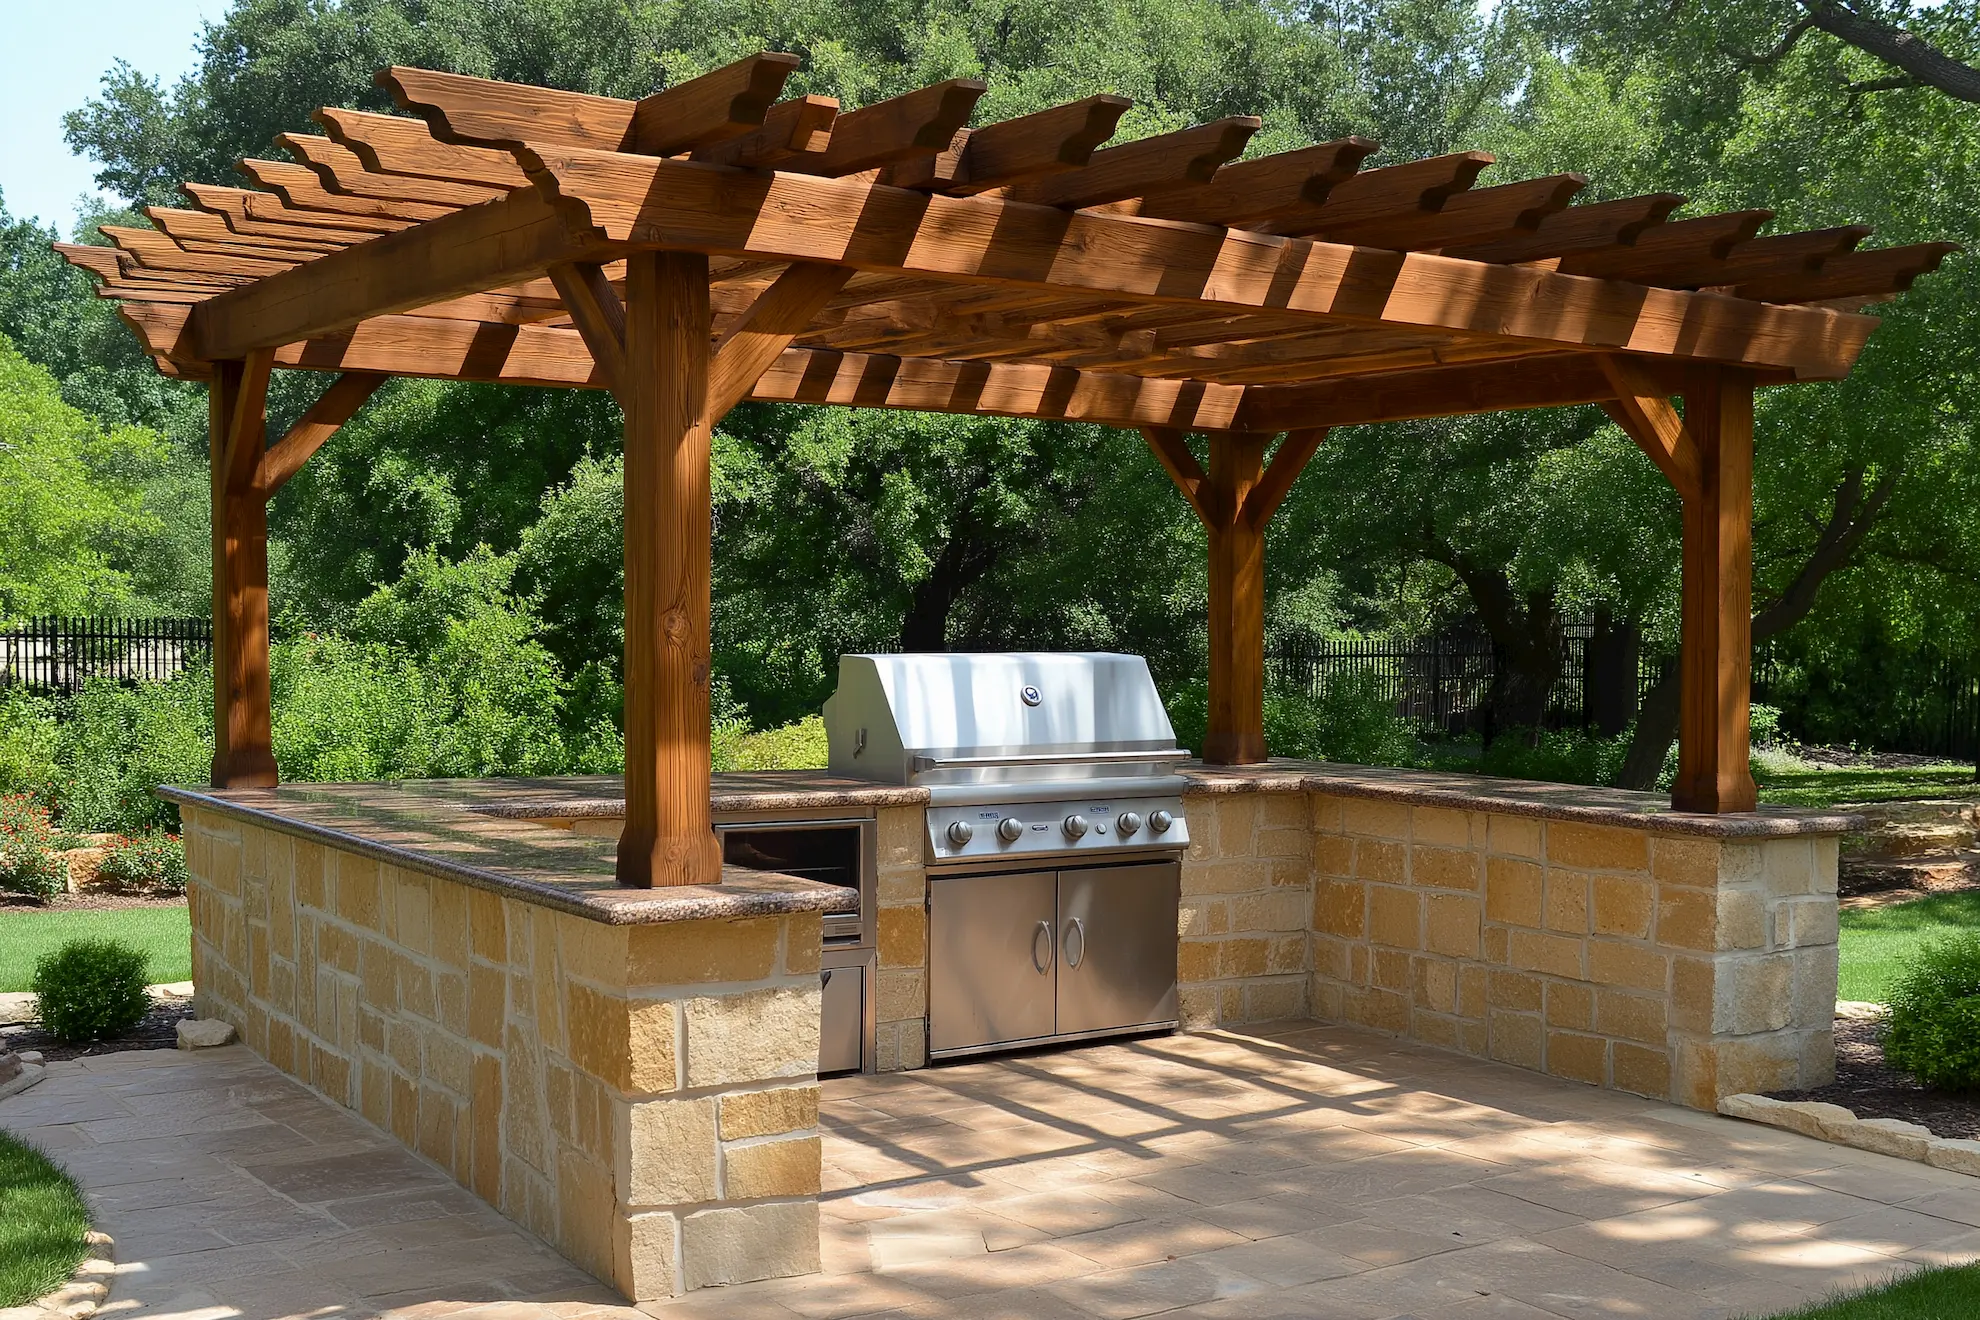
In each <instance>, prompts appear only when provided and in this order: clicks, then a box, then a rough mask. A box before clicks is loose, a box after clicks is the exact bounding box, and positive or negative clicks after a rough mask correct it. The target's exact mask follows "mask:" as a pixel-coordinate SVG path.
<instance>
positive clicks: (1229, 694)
mask: <svg viewBox="0 0 1980 1320" xmlns="http://www.w3.org/2000/svg"><path fill="white" fill-rule="evenodd" d="M1141 434H1142V438H1143V439H1145V440H1147V442H1148V447H1149V449H1151V450H1153V451H1154V454H1155V457H1156V459H1157V460H1158V461H1159V462H1160V463H1161V464H1162V468H1163V470H1164V471H1165V472H1167V473H1168V474H1169V479H1170V480H1171V481H1173V482H1175V484H1176V489H1177V490H1179V491H1181V492H1182V495H1183V498H1184V499H1186V500H1188V501H1189V506H1190V508H1191V509H1193V510H1195V512H1196V516H1197V517H1198V518H1199V519H1200V520H1201V521H1202V523H1203V526H1204V529H1205V531H1207V532H1208V533H1209V540H1210V724H1209V730H1208V735H1207V737H1206V739H1205V742H1204V746H1203V748H1202V752H1201V754H1202V757H1203V759H1204V761H1205V762H1207V763H1208V764H1211V765H1252V764H1256V763H1258V762H1260V761H1263V760H1265V759H1266V756H1267V751H1266V747H1265V525H1266V524H1267V523H1268V522H1270V521H1271V518H1272V514H1273V513H1274V512H1276V511H1277V510H1278V507H1279V505H1280V504H1281V503H1283V502H1284V501H1285V498H1286V495H1287V494H1288V493H1289V492H1290V491H1291V490H1292V485H1293V482H1294V481H1295V480H1296V479H1297V478H1298V476H1299V474H1300V472H1301V471H1302V470H1303V469H1304V468H1305V467H1306V464H1307V462H1308V461H1309V460H1310V459H1312V457H1313V455H1314V453H1315V452H1316V451H1318V449H1319V448H1320V442H1321V441H1323V440H1325V439H1326V438H1327V428H1326V427H1308V428H1304V429H1301V430H1297V431H1293V432H1290V433H1288V434H1287V436H1286V438H1285V441H1284V442H1283V443H1282V444H1281V445H1280V446H1279V451H1278V453H1277V454H1276V455H1275V456H1274V457H1273V460H1272V463H1271V466H1270V467H1267V466H1266V464H1265V445H1266V442H1267V441H1269V440H1270V439H1271V438H1272V436H1271V432H1269V431H1213V432H1211V433H1210V470H1209V471H1208V472H1207V473H1206V472H1205V471H1204V470H1203V465H1202V464H1200V463H1198V462H1197V461H1196V455H1195V454H1193V453H1191V452H1190V449H1189V445H1188V444H1187V442H1186V436H1185V434H1184V433H1183V432H1182V431H1179V430H1175V429H1173V428H1170V427H1154V426H1150V427H1143V428H1142V432H1141Z"/></svg>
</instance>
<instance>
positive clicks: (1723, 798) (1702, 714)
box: [1671, 367, 1757, 812]
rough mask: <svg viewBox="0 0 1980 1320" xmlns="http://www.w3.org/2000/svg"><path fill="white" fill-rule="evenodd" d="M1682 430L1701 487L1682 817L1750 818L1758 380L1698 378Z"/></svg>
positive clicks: (1689, 608) (1684, 675)
mask: <svg viewBox="0 0 1980 1320" xmlns="http://www.w3.org/2000/svg"><path fill="white" fill-rule="evenodd" d="M1684 430H1685V434H1686V435H1688V436H1689V437H1690V438H1691V440H1692V441H1693V443H1694V444H1695V446H1696V452H1697V459H1698V466H1699V480H1698V485H1697V489H1696V492H1695V495H1689V494H1688V495H1687V496H1686V498H1685V501H1684V589H1683V623H1682V642H1681V648H1682V649H1681V652H1680V656H1679V661H1678V663H1679V665H1680V666H1681V671H1680V676H1679V677H1680V694H1681V695H1680V697H1679V716H1678V773H1677V782H1676V783H1675V784H1673V785H1672V788H1671V805H1672V806H1674V807H1676V808H1677V809H1678V810H1680V811H1711V812H1725V811H1751V810H1753V807H1754V804H1755V802H1756V800H1757V793H1756V790H1755V788H1754V784H1753V774H1752V771H1751V769H1750V767H1749V765H1748V763H1747V755H1748V743H1747V740H1748V732H1749V730H1748V720H1749V716H1750V714H1751V712H1750V710H1749V707H1748V703H1749V701H1750V700H1751V697H1752V667H1753V641H1752V623H1753V619H1752V614H1753V377H1752V376H1751V375H1750V374H1748V373H1746V372H1743V371H1740V370H1737V369H1735V368H1729V367H1726V368H1717V369H1713V370H1711V371H1708V372H1704V373H1701V376H1700V379H1699V383H1698V385H1697V386H1696V387H1695V388H1694V389H1693V390H1692V391H1691V392H1689V393H1687V394H1686V395H1685V399H1684Z"/></svg>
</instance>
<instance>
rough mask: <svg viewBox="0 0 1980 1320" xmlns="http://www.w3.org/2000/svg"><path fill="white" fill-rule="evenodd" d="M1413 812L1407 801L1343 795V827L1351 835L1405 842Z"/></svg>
mask: <svg viewBox="0 0 1980 1320" xmlns="http://www.w3.org/2000/svg"><path fill="white" fill-rule="evenodd" d="M1409 812H1410V808H1409V805H1408V804H1407V803H1403V802H1384V801H1382V800H1381V799H1379V798H1363V797H1351V798H1343V799H1341V829H1342V830H1343V831H1345V832H1346V833H1348V834H1359V835H1363V836H1365V837H1368V838H1374V839H1395V840H1397V841H1398V842H1401V841H1403V840H1406V839H1408V838H1409Z"/></svg>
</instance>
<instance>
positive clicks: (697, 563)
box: [618, 252, 722, 888]
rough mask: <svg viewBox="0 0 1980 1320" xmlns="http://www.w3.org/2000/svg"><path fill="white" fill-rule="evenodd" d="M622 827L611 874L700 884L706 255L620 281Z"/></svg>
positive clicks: (718, 860) (704, 816) (642, 884)
mask: <svg viewBox="0 0 1980 1320" xmlns="http://www.w3.org/2000/svg"><path fill="white" fill-rule="evenodd" d="M626 359H627V364H628V372H627V376H626V381H625V394H626V444H625V456H626V457H625V509H626V514H625V542H626V544H625V553H626V632H625V635H626V642H625V694H626V695H625V730H626V779H625V783H626V823H625V828H624V830H623V831H622V832H621V834H620V836H619V863H618V874H619V883H620V884H623V885H632V886H637V887H639V888H652V887H654V886H663V885H697V884H713V883H715V882H716V881H717V880H718V879H720V877H721V871H722V857H721V849H720V847H719V846H718V845H717V843H716V841H715V833H714V830H713V827H712V826H711V824H710V821H709V805H708V789H709V773H710V771H709V724H708V719H709V686H708V685H709V635H708V621H709V613H708V612H709V575H710V567H711V566H710V540H709V538H710V534H711V523H710V512H709V467H708V465H709V456H710V433H711V428H710V425H709V421H708V366H709V315H708V260H707V258H706V257H703V256H700V255H698V254H694V253H676V252H654V253H640V254H638V255H636V256H634V257H632V258H631V259H630V260H629V261H628V263H627V278H626Z"/></svg>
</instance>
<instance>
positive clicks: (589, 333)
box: [549, 261, 626, 409]
mask: <svg viewBox="0 0 1980 1320" xmlns="http://www.w3.org/2000/svg"><path fill="white" fill-rule="evenodd" d="M549 275H550V282H551V283H552V284H554V285H556V286H557V294H558V296H559V297H561V298H562V299H563V300H564V309H565V310H566V311H568V312H569V313H570V314H571V322H572V324H574V325H576V326H577V331H578V334H579V335H580V336H582V337H583V339H584V346H585V347H586V348H588V349H590V350H591V358H592V361H594V362H596V363H597V364H598V371H599V374H600V375H602V376H604V377H605V385H606V388H608V389H610V390H611V391H612V393H613V395H614V396H615V397H617V399H618V400H619V407H620V408H622V409H623V408H624V407H625V406H626V392H625V380H626V308H625V304H624V303H621V302H620V301H619V295H618V294H616V293H614V292H612V285H611V282H610V281H609V280H607V279H606V278H605V267H604V266H602V265H600V264H599V263H598V262H595V261H585V262H558V263H557V264H556V265H553V266H551V267H550V269H549Z"/></svg>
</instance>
